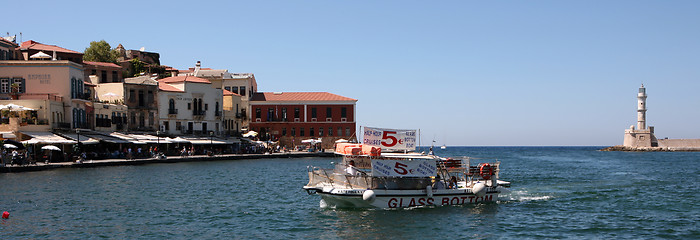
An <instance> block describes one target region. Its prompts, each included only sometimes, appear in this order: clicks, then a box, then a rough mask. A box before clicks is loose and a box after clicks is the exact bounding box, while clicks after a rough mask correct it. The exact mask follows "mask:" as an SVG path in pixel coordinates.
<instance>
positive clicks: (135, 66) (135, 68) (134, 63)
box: [129, 58, 146, 77]
mask: <svg viewBox="0 0 700 240" xmlns="http://www.w3.org/2000/svg"><path fill="white" fill-rule="evenodd" d="M129 63H131V69H132V73H133V75H132V76H134V77H138V76H139V75H141V73H142V72H145V71H146V69H145V67H144V66H145V65H144V64H143V62H141V61H140V60H139V59H138V58H134V59H131V60H129Z"/></svg>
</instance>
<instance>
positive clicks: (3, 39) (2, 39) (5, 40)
mask: <svg viewBox="0 0 700 240" xmlns="http://www.w3.org/2000/svg"><path fill="white" fill-rule="evenodd" d="M0 41H3V42H6V43H7V44H11V45H13V46H15V47H17V46H19V45H17V44H16V43H13V42H10V41H9V40H7V39H5V38H2V37H0Z"/></svg>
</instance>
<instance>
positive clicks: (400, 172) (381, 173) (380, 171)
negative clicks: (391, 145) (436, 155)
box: [372, 159, 437, 177]
mask: <svg viewBox="0 0 700 240" xmlns="http://www.w3.org/2000/svg"><path fill="white" fill-rule="evenodd" d="M436 173H437V166H436V163H435V160H433V159H413V160H410V161H408V160H384V159H381V160H378V159H372V176H375V177H430V176H435V174H436Z"/></svg>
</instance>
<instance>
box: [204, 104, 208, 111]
mask: <svg viewBox="0 0 700 240" xmlns="http://www.w3.org/2000/svg"><path fill="white" fill-rule="evenodd" d="M206 110H209V103H205V104H204V111H206Z"/></svg>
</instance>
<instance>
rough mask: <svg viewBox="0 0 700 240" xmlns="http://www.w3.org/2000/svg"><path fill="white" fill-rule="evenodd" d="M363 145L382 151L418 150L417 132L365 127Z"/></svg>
mask: <svg viewBox="0 0 700 240" xmlns="http://www.w3.org/2000/svg"><path fill="white" fill-rule="evenodd" d="M362 139H363V140H362V144H365V145H370V146H378V147H381V148H382V150H401V151H403V150H407V151H414V150H416V130H401V129H387V128H370V127H365V130H364V133H363V138H362Z"/></svg>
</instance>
